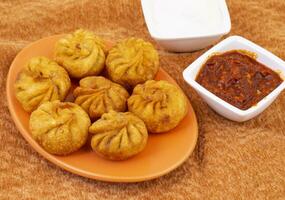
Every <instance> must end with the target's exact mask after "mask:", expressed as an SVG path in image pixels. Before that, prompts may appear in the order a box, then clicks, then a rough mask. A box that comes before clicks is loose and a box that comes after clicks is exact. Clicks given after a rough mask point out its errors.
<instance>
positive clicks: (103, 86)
mask: <svg viewBox="0 0 285 200" xmlns="http://www.w3.org/2000/svg"><path fill="white" fill-rule="evenodd" d="M73 94H74V97H75V103H76V104H78V105H80V106H81V107H82V108H83V109H84V110H85V111H86V112H87V113H88V114H89V116H90V117H91V119H98V118H100V117H101V115H102V114H104V113H106V112H109V111H111V110H114V111H118V112H119V111H125V110H126V108H127V99H128V98H129V93H128V92H127V90H126V89H125V88H123V87H122V86H121V85H119V84H116V83H113V82H112V81H110V80H108V79H106V78H104V77H102V76H90V77H86V78H83V79H81V80H80V82H79V87H77V88H76V89H75V90H74V91H73Z"/></svg>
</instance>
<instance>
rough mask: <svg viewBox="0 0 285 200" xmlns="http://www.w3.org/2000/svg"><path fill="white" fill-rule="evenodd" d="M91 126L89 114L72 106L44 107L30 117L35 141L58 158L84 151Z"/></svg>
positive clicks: (55, 104)
mask: <svg viewBox="0 0 285 200" xmlns="http://www.w3.org/2000/svg"><path fill="white" fill-rule="evenodd" d="M90 125H91V122H90V119H89V117H88V115H87V113H86V112H85V111H84V110H83V109H82V108H81V107H80V106H78V105H77V104H74V103H71V102H60V101H53V102H46V103H43V104H42V105H41V106H40V107H39V108H38V109H37V110H35V111H34V112H32V114H31V116H30V130H31V134H32V137H33V138H34V139H35V140H36V141H37V142H38V143H39V144H40V145H41V146H42V147H43V148H44V149H45V150H46V151H47V152H49V153H51V154H56V155H67V154H70V153H72V152H74V151H77V150H78V149H79V148H80V147H82V146H83V145H84V144H85V143H86V140H87V137H88V128H89V126H90Z"/></svg>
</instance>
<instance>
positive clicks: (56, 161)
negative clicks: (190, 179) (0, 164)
mask: <svg viewBox="0 0 285 200" xmlns="http://www.w3.org/2000/svg"><path fill="white" fill-rule="evenodd" d="M63 35H66V34H56V35H52V36H48V37H44V38H41V39H39V40H36V41H33V42H31V43H29V44H28V45H26V46H25V47H24V48H22V49H21V50H20V51H19V52H18V53H17V55H16V56H15V57H14V59H13V61H12V63H11V64H10V67H9V71H8V74H7V80H6V99H7V104H8V109H9V112H10V115H11V116H12V120H13V122H14V124H15V125H16V127H17V129H18V131H19V132H20V134H21V135H22V137H24V139H25V140H26V142H28V143H29V145H30V146H31V147H32V148H33V150H34V151H36V152H37V153H38V154H39V155H40V156H41V157H43V158H45V159H46V160H48V161H49V162H51V163H53V164H55V165H56V166H58V167H60V168H61V169H64V170H65V171H67V172H69V173H73V174H76V175H79V176H82V177H86V178H90V179H94V180H99V181H106V182H118V183H134V182H142V181H148V180H152V179H155V178H158V177H161V176H163V175H165V174H167V173H169V172H171V171H173V170H174V169H176V168H177V167H179V166H180V165H182V164H183V163H184V162H185V161H186V160H187V159H188V157H189V156H190V155H191V154H192V152H193V151H194V149H195V147H196V144H197V140H198V135H199V126H198V122H197V116H196V113H195V110H194V109H193V107H192V105H191V102H190V100H189V99H188V97H187V96H186V94H185V93H184V91H183V90H182V89H181V87H180V86H179V85H178V83H177V82H176V81H175V80H174V79H173V78H172V77H171V76H170V75H169V74H168V73H167V72H166V71H165V70H164V69H163V68H162V67H159V70H161V71H162V72H164V74H166V76H168V78H169V79H171V80H172V81H173V82H174V83H175V84H176V85H177V86H178V87H179V88H180V89H181V90H182V91H183V93H184V95H185V96H186V98H187V102H188V109H189V111H188V112H190V110H192V112H193V119H192V121H193V122H192V123H193V125H194V126H195V127H196V128H195V129H196V131H195V133H192V134H194V140H193V143H194V145H193V146H192V147H191V148H189V149H188V152H187V153H186V154H185V155H184V156H183V157H182V158H181V159H180V160H179V161H178V162H175V164H173V165H170V166H169V167H168V168H166V169H165V170H162V171H159V172H156V173H151V174H148V175H145V176H132V177H127V176H123V177H116V176H112V175H104V174H98V173H96V172H88V171H85V170H82V169H80V168H77V167H74V166H73V165H70V164H67V163H65V162H63V161H61V160H59V159H57V158H56V157H55V156H54V155H52V154H50V153H48V152H46V151H44V150H43V148H41V147H40V148H38V146H39V145H38V144H37V142H36V141H35V140H33V139H32V138H31V136H30V137H29V136H28V134H26V133H25V132H26V131H25V129H24V127H23V124H22V123H21V122H20V121H21V120H19V118H18V117H17V116H16V112H15V111H14V110H15V108H14V106H13V104H12V101H11V99H12V93H13V92H12V90H11V89H10V88H11V87H13V86H11V85H9V83H10V82H12V80H11V78H12V77H11V76H12V71H13V68H14V67H13V66H15V62H16V60H17V59H18V58H19V57H20V56H21V55H22V54H23V53H24V52H25V50H26V49H29V48H31V46H33V45H35V44H36V43H39V42H42V41H43V40H49V39H52V38H55V37H60V36H63ZM31 139H32V140H31Z"/></svg>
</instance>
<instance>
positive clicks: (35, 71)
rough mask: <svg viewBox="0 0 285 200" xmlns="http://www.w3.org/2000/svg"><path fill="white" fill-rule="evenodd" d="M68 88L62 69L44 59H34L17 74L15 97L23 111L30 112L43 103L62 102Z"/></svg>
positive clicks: (69, 84)
mask: <svg viewBox="0 0 285 200" xmlns="http://www.w3.org/2000/svg"><path fill="white" fill-rule="evenodd" d="M70 86H71V83H70V79H69V76H68V73H67V72H66V71H65V70H64V68H62V67H61V66H59V65H58V64H57V63H56V62H54V61H52V60H50V59H48V58H46V57H34V58H32V59H31V60H29V62H28V63H27V65H26V67H25V68H24V70H23V71H22V72H21V73H20V74H19V77H18V79H17V81H16V83H15V89H16V97H17V99H18V100H19V102H20V103H21V104H22V106H23V108H24V110H26V111H28V112H31V111H33V110H35V109H36V108H37V107H38V106H39V105H40V104H41V103H43V102H46V101H53V100H61V101H62V100H64V98H65V96H66V95H67V93H68V91H69V89H70Z"/></svg>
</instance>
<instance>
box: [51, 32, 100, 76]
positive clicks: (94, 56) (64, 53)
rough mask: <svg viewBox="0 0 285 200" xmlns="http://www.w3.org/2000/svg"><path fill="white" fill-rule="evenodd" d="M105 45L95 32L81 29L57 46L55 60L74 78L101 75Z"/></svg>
mask: <svg viewBox="0 0 285 200" xmlns="http://www.w3.org/2000/svg"><path fill="white" fill-rule="evenodd" d="M104 48H105V46H104V43H103V41H102V39H101V38H99V37H97V36H96V35H95V34H94V33H93V32H90V31H87V30H83V29H79V30H76V31H75V32H74V33H72V34H68V35H67V36H66V37H64V38H62V39H60V40H59V41H58V42H57V43H56V45H55V60H56V61H57V62H58V63H59V64H60V65H62V66H63V67H64V68H65V69H66V70H67V71H68V73H69V75H70V76H71V77H73V78H82V77H85V76H92V75H97V74H99V73H100V72H101V71H102V70H103V68H104V64H105V53H104Z"/></svg>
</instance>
